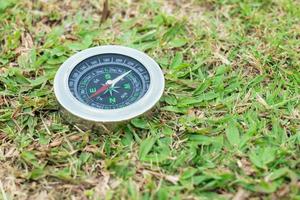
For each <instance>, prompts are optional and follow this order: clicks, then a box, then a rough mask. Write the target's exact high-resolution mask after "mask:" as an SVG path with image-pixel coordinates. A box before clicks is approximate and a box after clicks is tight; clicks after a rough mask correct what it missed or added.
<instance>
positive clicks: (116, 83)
mask: <svg viewBox="0 0 300 200" xmlns="http://www.w3.org/2000/svg"><path fill="white" fill-rule="evenodd" d="M163 90H164V76H163V72H162V71H161V69H160V67H159V65H158V64H157V63H156V62H155V61H154V60H153V59H152V58H151V57H149V56H148V55H146V54H145V53H143V52H141V51H138V50H136V49H132V48H128V47H124V46H117V45H108V46H98V47H93V48H89V49H86V50H83V51H81V52H78V53H76V54H75V55H73V56H71V57H70V58H68V59H67V60H66V61H65V62H64V63H63V64H62V65H61V66H60V68H59V70H58V71H57V73H56V75H55V79H54V92H55V96H56V98H57V100H58V102H59V103H60V105H61V106H62V107H63V109H64V110H65V111H66V112H67V113H68V114H71V115H72V116H74V117H75V118H77V119H78V120H77V121H85V122H103V123H105V122H106V123H114V122H121V121H126V120H130V119H132V118H134V117H137V116H139V115H142V114H144V113H146V112H147V111H149V110H150V109H151V108H153V107H154V106H155V104H156V103H157V102H158V101H159V99H160V97H161V96H162V94H163Z"/></svg>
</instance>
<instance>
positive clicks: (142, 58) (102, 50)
mask: <svg viewBox="0 0 300 200" xmlns="http://www.w3.org/2000/svg"><path fill="white" fill-rule="evenodd" d="M106 53H115V54H121V55H125V56H128V57H131V58H134V59H136V60H137V61H139V62H140V63H141V64H142V65H143V66H144V67H145V68H146V69H147V71H148V72H149V75H150V85H149V89H148V91H147V92H146V94H145V95H144V96H143V97H142V98H141V99H139V100H138V101H136V102H134V103H133V104H131V105H128V106H126V107H122V108H117V109H111V110H105V109H99V108H93V107H90V106H88V105H86V104H84V103H82V102H80V101H79V100H77V99H76V98H75V97H74V96H73V94H72V93H71V91H70V89H69V86H68V79H69V75H70V74H71V72H72V70H73V69H74V67H76V65H77V64H79V63H80V62H81V61H83V60H85V59H87V58H89V57H92V56H95V55H99V54H106ZM164 86H165V80H164V75H163V72H162V70H161V69H160V67H159V65H158V64H157V63H156V62H155V61H154V60H153V59H152V58H151V57H149V56H148V55H147V54H145V53H143V52H141V51H138V50H136V49H133V48H129V47H124V46H119V45H106V46H98V47H92V48H89V49H86V50H83V51H80V52H78V53H76V54H74V55H73V56H71V57H70V58H68V59H67V60H66V61H65V62H64V63H63V64H62V65H61V66H60V68H59V70H58V71H57V73H56V75H55V79H54V93H55V96H56V98H57V100H58V102H59V103H60V105H61V106H62V107H63V108H64V109H65V110H67V111H68V112H70V113H71V114H73V115H75V116H76V117H79V118H81V119H84V120H88V121H93V122H120V121H126V120H129V119H132V118H134V117H137V116H139V115H142V114H144V113H145V112H147V111H149V110H150V109H151V108H152V107H154V106H155V104H156V103H157V102H158V101H159V99H160V97H161V96H162V94H163V91H164Z"/></svg>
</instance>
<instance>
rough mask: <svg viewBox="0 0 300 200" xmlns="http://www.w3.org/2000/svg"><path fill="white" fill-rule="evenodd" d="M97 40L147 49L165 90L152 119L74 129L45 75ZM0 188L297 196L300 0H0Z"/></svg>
mask: <svg viewBox="0 0 300 200" xmlns="http://www.w3.org/2000/svg"><path fill="white" fill-rule="evenodd" d="M104 7H105V8H106V9H104ZM105 44H119V45H124V46H129V47H133V48H136V49H139V50H142V51H144V52H146V53H147V54H149V55H150V56H151V57H153V58H154V59H155V60H156V61H157V62H158V63H159V64H160V66H161V68H162V70H163V71H164V73H165V80H166V87H165V92H164V95H163V97H162V98H161V100H160V102H159V104H158V105H157V111H156V112H155V114H154V115H152V116H151V117H140V118H136V119H133V120H132V121H131V122H130V123H127V124H124V125H123V126H122V127H121V128H120V129H118V130H116V131H113V132H110V133H97V132H95V131H83V130H81V129H80V128H78V126H77V125H76V124H68V123H66V122H65V121H64V117H63V116H62V115H61V113H60V112H59V105H58V103H57V101H56V99H55V96H54V92H53V79H54V76H55V73H56V71H57V70H58V68H59V66H60V65H61V64H62V63H63V62H64V61H65V60H66V59H67V58H68V57H69V56H71V55H73V54H74V53H76V52H78V51H80V50H83V49H86V48H89V47H93V46H98V45H105ZM0 196H1V197H2V198H0V199H3V200H9V199H131V200H138V199H145V200H146V199H161V200H164V199H201V200H202V199H204V200H205V199H235V200H242V199H300V2H299V1H296V0H295V1H292V0H274V1H272V0H243V1H239V0H207V1H204V0H190V1H188V0H157V1H147V0H143V1H134V0H126V1H125V0H124V1H123V0H122V1H120V0H110V1H109V5H108V6H107V7H106V6H103V1H101V0H100V1H98V0H77V1H75V0H66V1H60V0H48V1H46V0H39V1H38V0H34V1H30V0H21V1H18V0H1V1H0Z"/></svg>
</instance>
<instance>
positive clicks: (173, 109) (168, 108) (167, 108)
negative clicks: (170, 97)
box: [161, 106, 187, 114]
mask: <svg viewBox="0 0 300 200" xmlns="http://www.w3.org/2000/svg"><path fill="white" fill-rule="evenodd" d="M161 110H165V111H169V112H174V113H182V114H185V113H187V108H178V107H176V106H165V107H162V108H161Z"/></svg>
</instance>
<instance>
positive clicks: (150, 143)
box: [139, 137, 156, 160]
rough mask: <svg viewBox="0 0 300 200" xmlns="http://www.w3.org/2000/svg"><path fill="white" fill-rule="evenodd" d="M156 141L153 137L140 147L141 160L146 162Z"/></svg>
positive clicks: (143, 142)
mask: <svg viewBox="0 0 300 200" xmlns="http://www.w3.org/2000/svg"><path fill="white" fill-rule="evenodd" d="M155 141H156V139H155V138H153V137H150V138H147V139H145V140H144V141H142V143H141V145H140V150H139V158H140V159H141V160H144V159H145V158H146V156H147V155H148V153H149V152H150V151H151V149H152V147H153V145H154V143H155Z"/></svg>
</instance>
